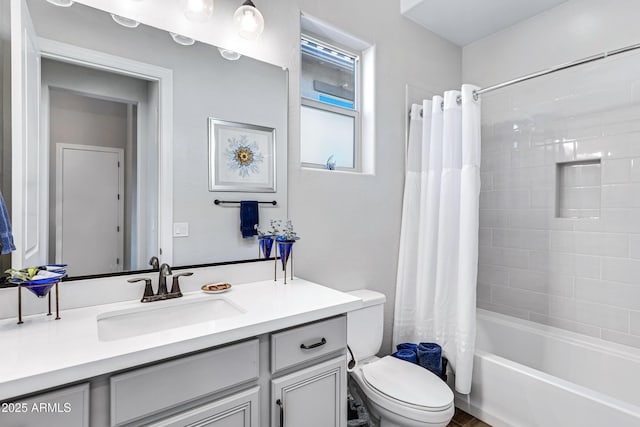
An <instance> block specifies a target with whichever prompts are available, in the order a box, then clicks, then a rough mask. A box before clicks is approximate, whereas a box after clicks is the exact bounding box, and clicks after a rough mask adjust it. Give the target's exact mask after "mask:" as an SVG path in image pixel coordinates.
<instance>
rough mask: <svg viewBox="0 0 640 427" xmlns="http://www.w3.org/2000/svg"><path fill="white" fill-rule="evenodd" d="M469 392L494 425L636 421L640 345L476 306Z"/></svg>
mask: <svg viewBox="0 0 640 427" xmlns="http://www.w3.org/2000/svg"><path fill="white" fill-rule="evenodd" d="M476 349H477V350H476V355H475V359H474V366H473V369H474V370H473V380H472V388H471V394H470V395H468V396H465V395H461V394H456V406H457V407H459V408H461V409H463V410H464V411H467V412H469V413H471V414H473V415H474V416H476V417H478V418H480V419H482V420H484V421H486V422H487V423H489V424H491V425H493V426H495V427H503V426H508V427H520V426H522V427H534V426H535V427H590V426H593V427H608V426H616V427H622V426H624V427H638V426H640V350H639V349H634V348H631V347H626V346H623V345H618V344H615V343H610V342H608V341H603V340H600V339H596V338H591V337H588V336H584V335H580V334H575V333H572V332H568V331H565V330H562V329H557V328H553V327H550V326H545V325H540V324H537V323H533V322H529V321H526V320H521V319H517V318H514V317H510V316H504V315H501V314H497V313H493V312H490V311H486V310H480V309H478V330H477V341H476Z"/></svg>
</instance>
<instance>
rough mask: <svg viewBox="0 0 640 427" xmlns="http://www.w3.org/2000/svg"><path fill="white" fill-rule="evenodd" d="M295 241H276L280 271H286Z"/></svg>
mask: <svg viewBox="0 0 640 427" xmlns="http://www.w3.org/2000/svg"><path fill="white" fill-rule="evenodd" d="M295 242H296V241H295V240H280V239H278V251H279V252H280V262H282V269H283V270H286V269H287V261H289V257H290V256H291V250H292V249H293V244H294V243H295Z"/></svg>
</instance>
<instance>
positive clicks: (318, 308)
mask: <svg viewBox="0 0 640 427" xmlns="http://www.w3.org/2000/svg"><path fill="white" fill-rule="evenodd" d="M360 305H361V301H360V300H359V299H358V298H355V297H353V296H351V295H348V294H345V293H342V292H338V291H335V290H332V289H329V288H326V287H324V286H320V285H317V284H314V283H311V282H308V281H305V280H300V279H296V280H295V282H294V283H293V284H289V285H286V286H285V285H283V284H282V283H274V282H273V281H271V280H269V281H264V282H256V283H249V284H244V285H237V286H234V287H233V288H232V289H231V290H230V291H229V292H226V293H222V294H216V295H208V294H204V293H200V292H195V293H189V294H186V295H185V297H183V298H179V299H177V300H169V301H160V302H154V303H149V304H141V303H140V302H138V301H135V302H133V301H129V302H121V303H115V304H106V305H100V306H93V307H84V308H78V309H74V310H68V311H66V312H64V317H63V319H62V320H60V321H55V320H53V319H50V318H47V317H46V316H34V317H31V318H27V319H26V322H25V324H24V325H16V324H15V322H14V321H13V320H5V321H3V322H2V323H0V330H2V332H3V341H4V344H5V345H4V347H5V348H7V349H10V351H4V352H2V353H1V354H0V400H1V401H2V402H3V404H2V407H1V408H0V410H1V412H0V425H2V426H6V427H9V426H18V425H20V426H41V425H45V424H46V425H47V426H65V427H80V426H92V427H102V426H124V425H127V426H129V425H131V426H136V425H152V426H183V425H192V424H194V423H195V425H207V426H234V427H235V426H260V425H262V426H274V427H275V426H285V425H286V426H302V425H304V426H318V427H320V426H322V427H329V426H346V419H347V417H346V378H347V377H346V357H345V350H346V339H347V333H346V316H345V313H347V312H348V311H351V310H354V309H357V308H359V307H360Z"/></svg>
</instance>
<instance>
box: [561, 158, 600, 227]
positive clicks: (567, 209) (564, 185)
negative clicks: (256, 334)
mask: <svg viewBox="0 0 640 427" xmlns="http://www.w3.org/2000/svg"><path fill="white" fill-rule="evenodd" d="M600 165H601V162H600V159H593V160H582V161H577V162H566V163H558V164H557V171H556V217H557V218H600V199H601V197H600V193H601V182H602V179H601V166H600Z"/></svg>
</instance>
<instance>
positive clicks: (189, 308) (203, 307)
mask: <svg viewBox="0 0 640 427" xmlns="http://www.w3.org/2000/svg"><path fill="white" fill-rule="evenodd" d="M243 313H245V310H243V309H242V308H240V307H238V306H237V305H235V304H233V303H232V302H230V301H228V300H227V299H225V298H224V297H217V298H208V299H202V300H196V301H188V300H187V301H185V300H170V301H160V302H151V303H148V304H144V305H142V306H140V307H136V308H131V309H126V310H119V311H111V312H108V313H103V314H100V315H99V316H98V318H97V320H98V338H99V339H100V341H113V340H119V339H122V338H129V337H134V336H138V335H144V334H150V333H153V332H159V331H164V330H167V329H173V328H179V327H182V326H189V325H194V324H196V323H202V322H210V321H212V320H218V319H224V318H227V317H233V316H238V315H240V314H243Z"/></svg>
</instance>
